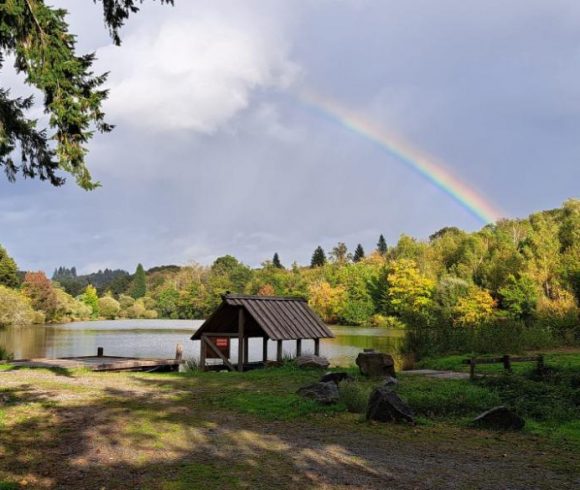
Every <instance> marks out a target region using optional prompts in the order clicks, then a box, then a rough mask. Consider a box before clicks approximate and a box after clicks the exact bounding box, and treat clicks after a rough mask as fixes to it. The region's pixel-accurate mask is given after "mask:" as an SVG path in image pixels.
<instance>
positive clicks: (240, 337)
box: [238, 308, 245, 372]
mask: <svg viewBox="0 0 580 490" xmlns="http://www.w3.org/2000/svg"><path fill="white" fill-rule="evenodd" d="M244 322H245V318H244V309H243V308H240V309H239V310H238V371H240V372H242V371H243V370H244V345H245V342H244Z"/></svg>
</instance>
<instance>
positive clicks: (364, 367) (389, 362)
mask: <svg viewBox="0 0 580 490" xmlns="http://www.w3.org/2000/svg"><path fill="white" fill-rule="evenodd" d="M356 365H357V366H358V367H359V369H360V372H361V374H364V375H365V376H369V377H371V378H378V377H381V376H392V377H393V378H394V377H395V376H396V373H395V360H394V359H393V356H391V355H389V354H383V353H382V352H374V351H372V352H361V353H360V354H359V355H358V356H357V358H356Z"/></svg>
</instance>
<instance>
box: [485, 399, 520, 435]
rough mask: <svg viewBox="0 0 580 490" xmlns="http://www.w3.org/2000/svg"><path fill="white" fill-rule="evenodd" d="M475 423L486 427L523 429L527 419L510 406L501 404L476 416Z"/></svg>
mask: <svg viewBox="0 0 580 490" xmlns="http://www.w3.org/2000/svg"><path fill="white" fill-rule="evenodd" d="M473 425H474V426H476V427H481V428H484V429H496V430H521V429H523V428H524V425H526V421H525V420H524V419H523V418H521V417H520V416H519V415H518V414H516V413H514V412H512V411H511V410H510V409H509V408H507V407H505V406H503V405H501V406H499V407H494V408H492V409H490V410H488V411H486V412H483V413H482V414H480V415H478V416H477V417H475V419H473Z"/></svg>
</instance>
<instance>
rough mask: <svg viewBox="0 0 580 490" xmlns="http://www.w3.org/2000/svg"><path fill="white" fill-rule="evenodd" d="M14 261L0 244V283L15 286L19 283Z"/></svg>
mask: <svg viewBox="0 0 580 490" xmlns="http://www.w3.org/2000/svg"><path fill="white" fill-rule="evenodd" d="M19 282H20V281H19V280H18V267H17V266H16V262H14V260H13V259H12V257H10V256H9V255H8V253H7V252H6V250H4V248H3V247H2V246H1V245H0V285H2V286H6V287H9V288H16V287H18V284H19Z"/></svg>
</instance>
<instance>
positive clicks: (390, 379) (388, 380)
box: [383, 376, 399, 386]
mask: <svg viewBox="0 0 580 490" xmlns="http://www.w3.org/2000/svg"><path fill="white" fill-rule="evenodd" d="M397 384H399V380H398V379H397V378H393V377H392V376H387V377H386V378H385V381H383V386H394V385H397Z"/></svg>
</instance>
